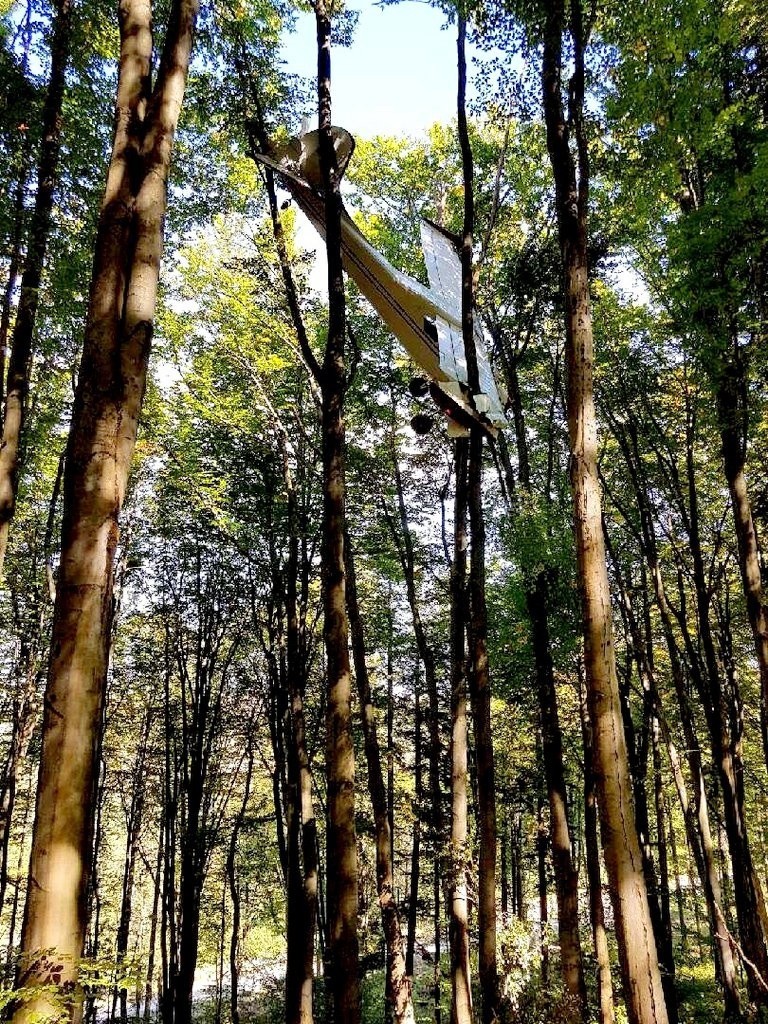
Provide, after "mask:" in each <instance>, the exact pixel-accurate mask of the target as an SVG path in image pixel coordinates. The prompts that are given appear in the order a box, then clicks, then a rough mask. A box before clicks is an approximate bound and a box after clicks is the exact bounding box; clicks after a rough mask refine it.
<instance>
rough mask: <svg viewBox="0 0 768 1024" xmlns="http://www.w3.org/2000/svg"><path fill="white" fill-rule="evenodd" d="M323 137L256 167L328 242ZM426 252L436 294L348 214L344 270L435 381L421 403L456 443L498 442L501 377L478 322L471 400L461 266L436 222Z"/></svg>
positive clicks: (419, 423)
mask: <svg viewBox="0 0 768 1024" xmlns="http://www.w3.org/2000/svg"><path fill="white" fill-rule="evenodd" d="M332 132H333V142H334V149H335V151H336V163H337V168H338V171H339V175H340V176H341V175H343V174H344V171H345V170H346V167H347V164H348V162H349V159H350V157H351V156H352V152H353V150H354V147H355V142H354V139H353V138H352V136H351V135H350V134H349V132H347V131H345V130H344V129H343V128H333V129H332ZM319 138H320V135H319V132H318V131H312V132H305V133H303V134H302V135H301V136H300V137H298V138H293V139H291V140H290V141H288V142H287V143H284V144H282V145H277V146H274V147H272V148H271V149H270V151H269V152H267V153H255V154H254V157H255V159H256V160H257V161H258V162H259V163H261V164H263V165H264V166H266V167H269V168H271V169H272V170H273V171H274V172H275V173H276V174H277V175H278V176H279V178H280V181H281V183H282V185H283V187H284V188H285V189H286V190H287V191H288V192H289V193H290V194H291V196H292V197H293V199H295V200H296V203H297V205H298V206H299V208H300V209H301V210H302V211H303V212H304V213H305V214H306V216H307V217H308V218H309V220H310V221H311V223H312V224H313V226H314V227H315V228H316V230H317V231H318V233H319V234H320V235H321V236H322V237H323V238H325V201H324V199H323V195H322V175H321V171H320V156H319ZM421 245H422V249H423V252H424V260H425V262H426V265H427V275H428V277H429V283H430V287H429V288H427V287H425V286H424V285H423V284H421V283H420V282H419V281H417V280H416V279H415V278H413V277H409V276H408V275H407V274H404V273H402V272H401V271H399V270H397V269H396V268H395V267H393V266H392V264H391V263H389V261H388V260H386V259H385V258H384V256H382V255H381V253H380V252H378V251H377V250H376V249H374V247H373V246H372V245H371V244H370V242H369V241H368V240H367V239H366V238H365V236H364V235H363V234H362V232H361V231H360V230H359V228H358V227H357V226H356V225H355V223H354V221H353V220H352V218H351V217H350V216H349V214H348V213H347V212H346V210H344V209H343V208H342V214H341V249H342V261H343V265H344V269H345V270H346V272H347V273H348V274H349V276H350V277H351V278H352V280H353V281H354V282H355V284H356V285H357V286H358V288H359V289H360V291H361V292H362V293H363V295H365V297H366V298H367V299H368V301H369V302H370V303H371V305H372V306H373V307H374V309H375V310H376V311H377V313H378V314H379V316H381V318H382V319H383V320H384V322H385V323H386V324H387V326H388V327H389V328H390V330H391V331H392V332H393V333H394V334H395V336H396V337H397V338H398V339H399V340H400V342H401V343H402V344H403V346H404V347H405V349H406V351H407V352H408V353H409V355H410V356H411V357H412V358H413V359H414V360H415V362H416V363H418V364H419V366H420V367H421V368H422V370H424V372H425V373H426V374H427V376H428V378H429V380H428V381H424V380H423V379H421V378H415V379H414V381H412V382H411V391H412V393H413V394H414V396H415V397H422V396H423V395H425V394H427V393H429V394H430V395H431V397H432V399H433V400H434V401H435V403H436V404H437V406H438V407H439V408H440V410H441V411H442V412H443V413H445V415H446V417H447V418H448V432H449V435H450V436H462V435H465V434H466V433H467V432H468V430H469V428H470V427H471V426H473V425H479V426H480V427H482V429H483V430H484V431H485V432H486V433H488V434H490V435H491V436H494V435H495V434H496V431H497V428H499V427H502V426H504V425H505V424H506V422H507V420H506V418H505V416H504V400H502V398H501V397H500V395H499V390H498V388H497V386H496V381H495V380H494V377H493V372H492V370H491V366H490V363H489V361H488V355H487V351H486V345H485V339H484V336H483V330H482V327H481V326H480V324H479V321H478V319H477V318H476V319H475V348H476V351H477V364H478V371H479V377H480V392H479V393H478V394H475V395H472V396H470V392H469V387H468V382H467V362H466V357H465V354H464V341H463V338H462V330H461V263H460V260H459V254H458V251H457V249H456V244H455V242H454V240H453V237H452V236H451V235H450V234H449V233H448V232H446V231H444V230H443V229H442V228H440V227H438V226H437V225H436V224H433V223H431V222H430V221H425V220H422V222H421ZM412 422H413V427H414V429H415V430H416V431H417V432H421V433H425V432H426V431H427V430H428V429H429V427H430V426H431V420H430V418H429V417H427V416H424V415H419V416H415V417H414V419H413V421H412Z"/></svg>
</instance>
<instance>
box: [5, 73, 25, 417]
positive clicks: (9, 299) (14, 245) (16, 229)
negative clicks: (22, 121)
mask: <svg viewBox="0 0 768 1024" xmlns="http://www.w3.org/2000/svg"><path fill="white" fill-rule="evenodd" d="M25 56H26V55H25ZM20 134H21V138H20V140H19V149H18V153H19V168H18V177H17V179H16V190H15V193H14V200H13V240H12V241H11V255H10V257H9V259H8V279H7V281H6V285H5V290H4V291H3V305H2V310H0V405H1V406H2V408H3V409H4V408H5V378H6V354H7V351H8V335H9V333H10V330H11V314H12V313H13V300H14V295H15V292H16V285H17V283H18V278H19V269H20V267H21V260H22V239H23V235H24V222H25V219H26V218H25V209H24V196H25V195H26V190H27V184H28V181H27V179H28V176H29V135H30V133H29V132H21V133H20ZM1 428H2V419H1V418H0V429H1Z"/></svg>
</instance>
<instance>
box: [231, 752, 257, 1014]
mask: <svg viewBox="0 0 768 1024" xmlns="http://www.w3.org/2000/svg"><path fill="white" fill-rule="evenodd" d="M253 761H254V748H253V743H252V742H250V732H249V743H248V764H247V767H246V770H245V782H244V784H243V799H242V802H241V804H240V810H239V812H238V815H237V817H236V818H235V820H234V823H233V825H232V834H231V836H230V837H229V850H228V851H227V880H228V882H229V895H230V897H231V899H232V932H231V935H230V940H229V985H230V989H229V1014H230V1020H231V1021H232V1024H240V1010H239V1007H238V998H237V997H238V991H237V988H238V979H239V974H240V968H239V963H238V957H239V951H240V913H241V899H240V886H239V884H238V878H237V842H238V839H239V837H240V832H241V831H242V828H243V824H244V822H245V814H246V811H247V810H248V801H249V800H250V797H251V780H252V779H253Z"/></svg>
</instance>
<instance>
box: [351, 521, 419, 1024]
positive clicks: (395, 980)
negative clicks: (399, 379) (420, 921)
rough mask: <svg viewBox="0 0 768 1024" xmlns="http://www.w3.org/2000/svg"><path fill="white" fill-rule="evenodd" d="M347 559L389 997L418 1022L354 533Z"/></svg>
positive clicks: (397, 1015) (403, 1016)
mask: <svg viewBox="0 0 768 1024" xmlns="http://www.w3.org/2000/svg"><path fill="white" fill-rule="evenodd" d="M344 561H345V565H346V584H347V585H346V597H347V608H348V612H349V626H350V634H351V639H352V653H353V656H354V661H355V676H356V677H357V692H358V696H359V699H360V715H361V718H362V723H363V737H364V740H365V758H366V762H367V764H368V789H369V791H370V795H371V806H372V808H373V819H374V826H375V829H376V886H377V889H378V895H379V906H380V908H381V923H382V930H383V932H384V943H385V948H386V963H387V985H386V988H387V998H388V999H389V1000H390V1002H391V1010H392V1018H393V1020H394V1021H395V1022H396V1024H413V1022H414V1020H415V1017H414V1013H413V999H412V996H411V982H410V978H409V977H408V973H407V971H406V967H405V951H404V947H403V936H402V932H401V928H400V915H399V913H398V909H397V903H396V902H395V892H394V866H393V863H392V836H391V833H390V814H389V803H388V800H387V790H386V787H385V783H384V770H383V766H382V763H381V753H380V750H379V740H378V736H377V733H376V714H375V711H374V708H373V698H372V695H371V685H370V681H369V678H368V667H367V665H366V662H365V636H364V633H363V623H362V619H361V617H360V605H359V602H358V597H357V581H356V577H355V565H354V558H353V554H352V547H351V544H350V542H349V537H348V536H346V537H345V538H344Z"/></svg>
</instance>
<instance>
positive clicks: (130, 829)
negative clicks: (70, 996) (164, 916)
mask: <svg viewBox="0 0 768 1024" xmlns="http://www.w3.org/2000/svg"><path fill="white" fill-rule="evenodd" d="M151 728H152V709H151V708H149V709H147V711H146V712H145V714H144V723H143V726H142V731H141V741H140V744H139V749H138V751H137V754H136V762H135V765H134V770H133V792H132V794H131V805H130V809H129V812H128V820H127V823H126V824H127V835H126V842H125V862H124V866H123V891H122V898H121V903H120V919H119V921H118V926H117V941H116V943H115V953H116V956H117V964H116V967H117V971H118V976H119V975H121V974H123V973H124V971H125V960H126V957H127V954H128V937H129V934H130V928H131V915H132V912H133V879H134V876H135V873H136V855H137V853H138V848H139V838H140V836H141V826H142V823H143V818H144V798H145V795H146V791H145V786H146V779H145V775H144V762H145V760H146V754H147V744H148V743H149V731H150V729H151ZM118 998H119V1000H120V1021H121V1024H127V1021H128V989H127V988H126V987H125V986H124V985H115V990H114V993H113V996H112V1018H113V1019H114V1016H115V1004H116V1003H117V1000H118Z"/></svg>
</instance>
